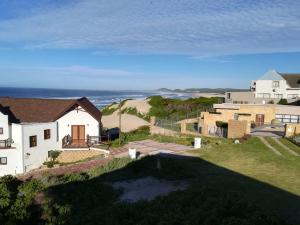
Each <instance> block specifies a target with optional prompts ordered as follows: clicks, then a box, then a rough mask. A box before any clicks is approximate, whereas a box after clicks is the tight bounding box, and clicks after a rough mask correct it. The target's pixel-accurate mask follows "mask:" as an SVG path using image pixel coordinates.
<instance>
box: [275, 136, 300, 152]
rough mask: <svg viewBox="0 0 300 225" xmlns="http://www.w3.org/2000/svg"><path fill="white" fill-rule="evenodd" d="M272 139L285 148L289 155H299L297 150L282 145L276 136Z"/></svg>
mask: <svg viewBox="0 0 300 225" xmlns="http://www.w3.org/2000/svg"><path fill="white" fill-rule="evenodd" d="M273 140H274V141H275V142H276V143H277V144H278V145H279V146H280V147H282V148H284V149H285V150H287V151H288V152H289V153H290V154H291V155H294V156H299V154H298V153H297V152H294V151H293V150H292V149H290V148H289V147H288V146H286V145H284V144H283V143H282V142H281V141H279V140H278V138H274V137H273Z"/></svg>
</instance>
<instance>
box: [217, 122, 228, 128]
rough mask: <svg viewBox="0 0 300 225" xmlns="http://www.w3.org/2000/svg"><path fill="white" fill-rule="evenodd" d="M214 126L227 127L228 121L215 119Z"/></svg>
mask: <svg viewBox="0 0 300 225" xmlns="http://www.w3.org/2000/svg"><path fill="white" fill-rule="evenodd" d="M216 126H217V127H221V128H228V123H226V122H223V121H216Z"/></svg>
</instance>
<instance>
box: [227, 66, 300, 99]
mask: <svg viewBox="0 0 300 225" xmlns="http://www.w3.org/2000/svg"><path fill="white" fill-rule="evenodd" d="M280 99H287V100H288V102H293V101H297V100H298V99H300V74H288V73H279V72H276V71H275V70H270V71H268V72H267V73H265V74H264V75H263V76H262V77H261V78H260V79H258V80H253V81H252V82H251V87H250V91H248V92H227V93H226V100H225V101H226V102H228V103H239V104H241V103H244V104H247V103H250V104H261V103H268V102H270V101H273V102H274V103H277V102H278V101H279V100H280Z"/></svg>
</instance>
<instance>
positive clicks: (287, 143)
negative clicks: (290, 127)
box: [280, 138, 300, 154]
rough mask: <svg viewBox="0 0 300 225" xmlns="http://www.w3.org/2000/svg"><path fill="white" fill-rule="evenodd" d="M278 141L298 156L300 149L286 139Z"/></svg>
mask: <svg viewBox="0 0 300 225" xmlns="http://www.w3.org/2000/svg"><path fill="white" fill-rule="evenodd" d="M280 141H281V142H282V143H283V144H284V145H286V146H287V147H289V148H290V149H291V150H293V151H295V152H297V153H298V154H300V147H299V146H297V145H295V144H294V143H292V142H291V141H289V140H288V139H286V138H281V139H280Z"/></svg>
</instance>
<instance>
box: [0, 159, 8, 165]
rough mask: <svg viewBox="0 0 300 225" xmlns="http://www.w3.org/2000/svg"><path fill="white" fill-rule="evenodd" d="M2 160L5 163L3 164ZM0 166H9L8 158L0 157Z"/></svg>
mask: <svg viewBox="0 0 300 225" xmlns="http://www.w3.org/2000/svg"><path fill="white" fill-rule="evenodd" d="M2 159H5V163H2ZM0 165H7V157H0Z"/></svg>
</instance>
